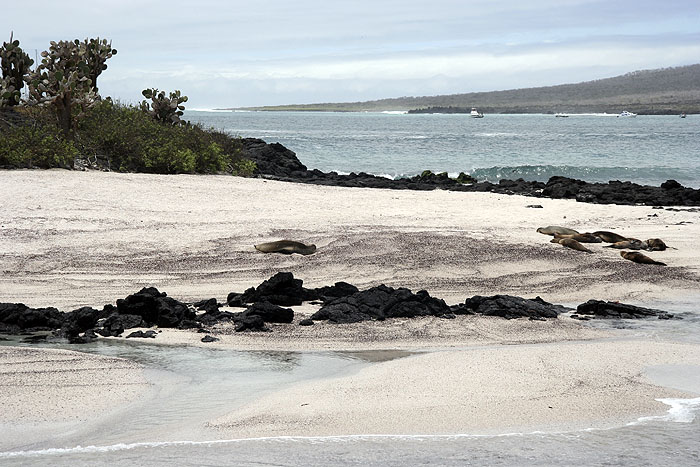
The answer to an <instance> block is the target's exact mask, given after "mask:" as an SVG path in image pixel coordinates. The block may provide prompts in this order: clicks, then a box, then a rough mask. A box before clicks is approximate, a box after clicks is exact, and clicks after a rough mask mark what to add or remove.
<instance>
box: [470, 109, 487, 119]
mask: <svg viewBox="0 0 700 467" xmlns="http://www.w3.org/2000/svg"><path fill="white" fill-rule="evenodd" d="M469 115H471V116H472V118H484V114H482V113H481V112H479V111H478V110H476V107H472V111H471V112H470V113H469Z"/></svg>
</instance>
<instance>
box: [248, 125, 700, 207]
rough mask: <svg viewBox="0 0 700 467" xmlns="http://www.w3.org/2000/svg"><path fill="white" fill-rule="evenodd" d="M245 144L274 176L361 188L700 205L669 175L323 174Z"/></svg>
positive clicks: (697, 196) (292, 157)
mask: <svg viewBox="0 0 700 467" xmlns="http://www.w3.org/2000/svg"><path fill="white" fill-rule="evenodd" d="M243 144H244V146H245V148H246V149H245V151H244V154H245V157H248V158H250V159H251V160H254V161H255V162H256V164H257V167H258V174H260V175H262V176H264V177H266V178H272V179H275V180H283V181H293V182H300V183H311V184H317V185H332V186H343V187H357V188H387V189H394V190H434V189H444V190H452V191H474V192H492V193H502V194H519V195H525V196H533V197H539V198H555V199H575V200H577V201H579V202H584V203H597V204H627V205H649V206H659V205H663V206H700V190H696V189H693V188H686V187H684V186H682V185H681V184H680V183H678V182H677V181H675V180H668V181H666V182H664V183H662V184H661V186H659V187H653V186H646V185H638V184H636V183H631V182H621V181H617V180H614V181H610V182H608V183H588V182H584V181H582V180H576V179H572V178H568V177H562V176H554V177H551V178H550V179H549V180H548V181H547V183H543V182H537V181H526V180H523V179H522V178H519V179H517V180H499V182H498V183H497V184H494V183H491V182H487V181H481V182H477V181H475V180H474V179H472V178H469V176H468V175H464V176H463V177H461V178H460V177H458V179H451V178H449V177H448V176H447V174H445V173H438V174H435V173H432V172H430V171H425V172H423V173H422V174H420V175H416V176H414V177H411V178H400V179H396V180H392V179H389V178H386V177H378V176H376V175H371V174H367V173H364V172H360V173H351V174H348V175H339V174H338V173H336V172H329V173H324V172H321V171H320V170H317V169H313V170H307V168H306V166H304V164H302V163H301V162H300V161H299V159H298V158H297V157H296V154H294V152H293V151H290V150H289V149H287V148H285V147H284V146H282V145H281V144H279V143H273V144H266V143H265V142H264V141H262V140H258V139H250V138H247V139H243ZM460 182H461V183H460ZM464 182H472V183H470V184H464Z"/></svg>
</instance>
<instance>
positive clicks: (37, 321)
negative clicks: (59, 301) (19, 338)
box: [0, 303, 63, 332]
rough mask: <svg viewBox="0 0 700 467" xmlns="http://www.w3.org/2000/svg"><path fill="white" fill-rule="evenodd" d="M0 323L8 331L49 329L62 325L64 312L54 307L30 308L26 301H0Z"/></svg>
mask: <svg viewBox="0 0 700 467" xmlns="http://www.w3.org/2000/svg"><path fill="white" fill-rule="evenodd" d="M0 323H2V325H3V326H2V328H4V329H5V330H7V331H10V332H11V331H12V330H22V331H25V330H30V331H48V330H53V329H57V328H60V327H61V324H62V323H63V313H61V312H60V311H58V310H57V309H56V308H54V307H48V308H30V307H28V306H27V305H25V304H24V303H0Z"/></svg>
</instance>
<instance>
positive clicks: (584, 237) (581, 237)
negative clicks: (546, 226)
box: [554, 232, 603, 243]
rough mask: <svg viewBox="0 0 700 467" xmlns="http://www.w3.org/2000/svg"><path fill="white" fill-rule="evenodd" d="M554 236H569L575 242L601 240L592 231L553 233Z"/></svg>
mask: <svg viewBox="0 0 700 467" xmlns="http://www.w3.org/2000/svg"><path fill="white" fill-rule="evenodd" d="M554 238H571V239H573V240H576V241H577V242H580V243H600V242H602V241H603V240H601V239H600V237H597V236H595V235H593V234H592V233H588V232H585V233H580V234H568V235H565V234H558V233H555V234H554Z"/></svg>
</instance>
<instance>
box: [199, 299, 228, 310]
mask: <svg viewBox="0 0 700 467" xmlns="http://www.w3.org/2000/svg"><path fill="white" fill-rule="evenodd" d="M192 306H193V307H195V308H196V309H198V310H200V311H208V312H216V311H219V307H220V306H221V305H219V303H218V302H217V301H216V299H215V298H210V299H209V300H201V301H199V302H196V303H193V304H192Z"/></svg>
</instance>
